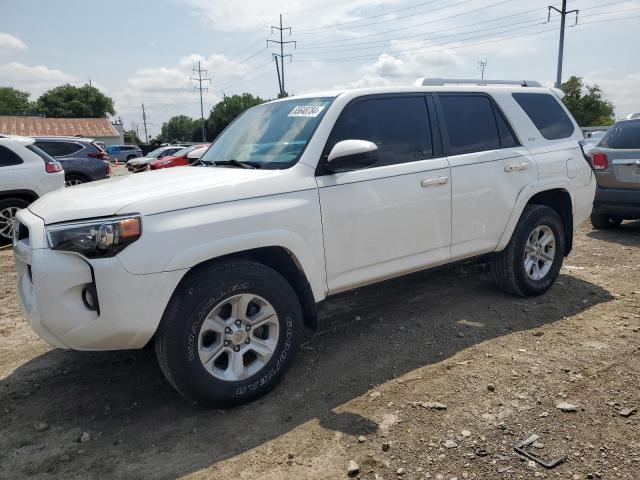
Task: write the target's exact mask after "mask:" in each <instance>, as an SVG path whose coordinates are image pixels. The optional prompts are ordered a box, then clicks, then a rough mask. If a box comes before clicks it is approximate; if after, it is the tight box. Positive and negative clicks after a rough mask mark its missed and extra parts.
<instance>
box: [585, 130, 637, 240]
mask: <svg viewBox="0 0 640 480" xmlns="http://www.w3.org/2000/svg"><path fill="white" fill-rule="evenodd" d="M589 156H590V158H591V164H592V166H593V171H594V172H595V175H596V180H597V182H598V188H597V190H596V196H595V199H594V202H593V213H592V214H591V223H592V224H593V226H594V227H595V228H615V227H617V226H619V225H620V224H621V223H622V221H623V220H637V219H640V118H638V119H632V120H621V121H619V122H618V123H616V124H615V125H613V126H611V127H610V128H609V130H607V133H606V134H605V135H604V137H602V140H600V142H599V143H598V144H597V145H596V146H595V147H594V148H593V150H591V152H590V154H589Z"/></svg>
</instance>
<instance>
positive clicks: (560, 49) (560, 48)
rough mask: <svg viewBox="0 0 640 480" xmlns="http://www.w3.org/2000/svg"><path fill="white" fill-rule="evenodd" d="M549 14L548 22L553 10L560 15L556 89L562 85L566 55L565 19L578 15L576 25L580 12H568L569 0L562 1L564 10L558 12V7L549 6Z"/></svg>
mask: <svg viewBox="0 0 640 480" xmlns="http://www.w3.org/2000/svg"><path fill="white" fill-rule="evenodd" d="M548 8H549V13H548V15H547V22H548V21H549V20H551V10H555V11H556V12H558V13H559V14H560V43H559V44H558V71H557V73H556V85H555V86H556V88H560V85H562V57H563V55H564V26H565V18H566V16H567V15H568V14H570V13H575V14H576V23H578V12H579V10H569V11H567V0H562V10H558V9H557V8H556V7H553V6H551V5H549V7H548Z"/></svg>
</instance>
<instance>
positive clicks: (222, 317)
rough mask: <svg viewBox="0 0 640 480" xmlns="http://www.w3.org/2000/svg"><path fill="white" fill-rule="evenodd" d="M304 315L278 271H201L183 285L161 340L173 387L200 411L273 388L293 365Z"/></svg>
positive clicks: (235, 267) (231, 265)
mask: <svg viewBox="0 0 640 480" xmlns="http://www.w3.org/2000/svg"><path fill="white" fill-rule="evenodd" d="M301 337H302V310H301V308H300V303H299V301H298V297H297V296H296V293H295V291H294V290H293V288H292V287H291V285H290V284H289V283H288V282H287V281H286V280H285V279H284V278H283V277H282V276H281V275H280V274H279V273H278V272H276V271H275V270H273V269H271V268H269V267H267V266H265V265H262V264H259V263H256V262H250V261H246V260H230V261H226V262H222V263H218V264H212V265H207V266H204V267H201V268H199V269H198V270H196V271H195V272H193V273H192V274H190V275H189V277H187V278H186V279H185V280H184V281H183V282H182V283H181V285H180V287H179V290H178V291H177V292H176V294H175V295H174V297H173V298H172V300H171V302H170V304H169V306H168V307H167V310H166V312H165V314H164V316H163V319H162V321H161V324H160V327H159V329H158V333H157V336H156V355H157V357H158V362H159V363H160V367H161V368H162V371H163V372H164V374H165V376H166V377H167V379H168V380H169V382H170V383H171V384H172V385H173V386H174V387H175V388H176V390H178V392H180V393H181V394H182V395H183V396H184V397H186V398H187V399H189V400H191V401H193V402H196V403H198V404H200V405H203V406H215V407H232V406H235V405H240V404H242V403H246V402H249V401H251V400H254V399H256V398H258V397H260V396H262V395H264V394H265V393H267V392H268V391H269V390H271V389H272V388H273V387H274V386H275V385H276V384H277V383H278V381H279V380H280V379H281V378H282V376H283V375H284V373H285V371H286V370H287V369H288V368H289V367H290V366H291V364H292V363H293V360H294V357H295V354H296V351H297V349H298V345H299V343H300V339H301Z"/></svg>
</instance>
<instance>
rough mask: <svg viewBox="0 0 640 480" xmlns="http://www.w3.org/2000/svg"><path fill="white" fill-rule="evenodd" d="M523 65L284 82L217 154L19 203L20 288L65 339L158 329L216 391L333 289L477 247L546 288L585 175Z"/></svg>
mask: <svg viewBox="0 0 640 480" xmlns="http://www.w3.org/2000/svg"><path fill="white" fill-rule="evenodd" d="M460 82H461V81H457V83H460ZM433 83H440V85H438V86H433V85H431V84H433ZM531 85H532V83H531V82H526V83H524V86H521V85H516V86H509V85H502V86H485V85H483V86H478V85H462V86H460V85H457V86H449V85H447V84H446V83H445V82H443V81H440V82H434V81H432V80H424V81H422V82H420V85H418V86H408V87H394V88H368V89H362V90H347V91H341V92H328V93H320V94H315V95H303V96H298V97H291V98H285V99H281V100H277V101H273V102H269V103H266V104H263V105H260V106H257V107H254V108H252V109H250V110H248V111H247V112H245V113H244V114H243V115H241V116H240V117H239V118H238V119H237V120H236V121H235V122H234V123H233V124H232V125H231V126H229V127H228V128H227V129H226V130H225V131H224V133H222V134H221V135H220V136H219V137H218V139H217V140H216V141H215V142H214V143H213V144H212V146H211V147H210V148H209V149H208V150H207V151H206V153H205V154H204V156H203V157H202V159H203V162H204V163H205V164H207V165H212V166H209V167H178V168H172V169H166V170H165V169H163V170H159V171H153V172H147V173H144V174H140V175H130V176H126V177H118V178H115V179H111V180H107V181H103V182H97V183H91V184H86V185H81V186H79V187H75V188H73V189H70V190H66V191H62V192H59V193H55V194H53V195H50V196H48V197H47V198H45V199H42V200H40V201H37V202H35V203H34V204H33V205H31V206H30V207H29V209H28V210H24V211H22V212H20V214H19V215H18V218H19V220H20V223H21V229H20V232H21V235H20V236H18V237H17V239H16V245H15V247H14V252H15V253H14V254H15V260H16V265H17V270H18V272H19V280H18V281H19V288H18V291H19V295H20V300H21V302H22V305H23V308H24V310H25V312H26V313H27V315H28V317H29V320H30V322H31V325H32V326H33V328H34V329H35V330H36V331H37V332H38V334H39V335H40V336H41V337H42V338H43V339H45V340H46V341H48V342H49V343H51V344H53V345H57V346H59V347H63V348H72V349H77V350H109V349H132V348H142V347H144V346H145V345H146V344H147V343H148V342H149V341H150V340H152V339H153V341H154V342H155V348H156V352H157V357H158V360H159V363H160V365H161V367H162V369H163V371H164V373H165V375H166V377H167V379H168V380H169V382H171V384H172V385H173V386H174V387H175V388H176V389H177V390H178V391H179V392H180V393H181V394H182V395H184V396H185V397H186V398H188V399H191V400H193V401H196V402H198V403H200V404H203V405H216V406H230V405H236V404H239V403H242V402H246V401H248V400H251V399H254V398H256V397H258V396H260V395H262V394H264V393H265V392H267V391H268V390H270V389H271V388H272V387H273V386H274V385H275V384H276V383H277V381H278V380H279V379H280V378H281V377H282V375H283V373H284V371H285V370H286V369H287V368H288V367H289V366H290V365H291V363H292V361H293V358H294V356H295V353H296V350H297V349H298V345H299V342H300V339H301V336H302V328H303V325H308V326H312V327H313V326H315V323H316V308H317V305H318V304H319V302H322V301H323V300H325V299H326V298H327V297H330V296H331V295H334V294H336V293H339V292H343V291H345V290H350V289H354V288H357V287H360V286H362V285H366V284H370V283H374V282H379V281H382V280H385V279H389V278H392V277H397V276H400V275H404V274H407V273H410V272H415V271H418V270H423V269H427V268H430V267H434V266H438V265H443V264H448V263H452V262H456V261H461V260H466V259H471V258H474V259H475V258H479V257H481V256H485V257H486V258H487V259H488V260H490V261H491V262H492V264H493V272H494V276H495V279H496V282H497V284H498V286H499V287H500V288H501V289H503V290H505V291H507V292H510V293H513V294H516V295H521V296H531V295H539V294H542V293H543V292H545V291H546V290H547V289H548V288H549V287H550V286H551V285H552V284H553V283H554V281H555V279H556V278H557V276H558V272H559V270H560V267H561V265H562V261H563V258H564V257H565V256H566V255H567V254H568V253H569V251H570V250H571V245H572V236H573V228H574V226H575V225H577V224H579V223H580V222H582V221H583V220H585V219H586V218H588V217H589V214H590V212H591V205H592V203H593V196H594V190H595V180H594V176H593V174H592V170H591V167H590V166H589V164H588V163H587V162H586V160H585V158H584V157H583V155H582V152H581V149H580V147H579V145H578V141H579V140H581V139H582V135H581V133H580V129H579V128H578V125H577V124H576V123H575V121H574V120H573V119H572V117H571V115H570V114H569V113H568V111H567V110H566V109H565V107H564V106H563V105H562V103H561V102H560V100H559V95H558V93H557V92H556V91H553V90H550V89H547V88H542V87H539V86H538V87H536V86H531ZM87 198H90V199H91V202H87V201H86V199H87ZM22 226H24V228H22Z"/></svg>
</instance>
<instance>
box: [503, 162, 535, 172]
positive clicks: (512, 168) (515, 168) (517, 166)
mask: <svg viewBox="0 0 640 480" xmlns="http://www.w3.org/2000/svg"><path fill="white" fill-rule="evenodd" d="M528 167H529V164H528V163H515V164H512V165H507V166H506V167H504V171H505V172H518V171H520V170H526V169H527V168H528Z"/></svg>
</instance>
